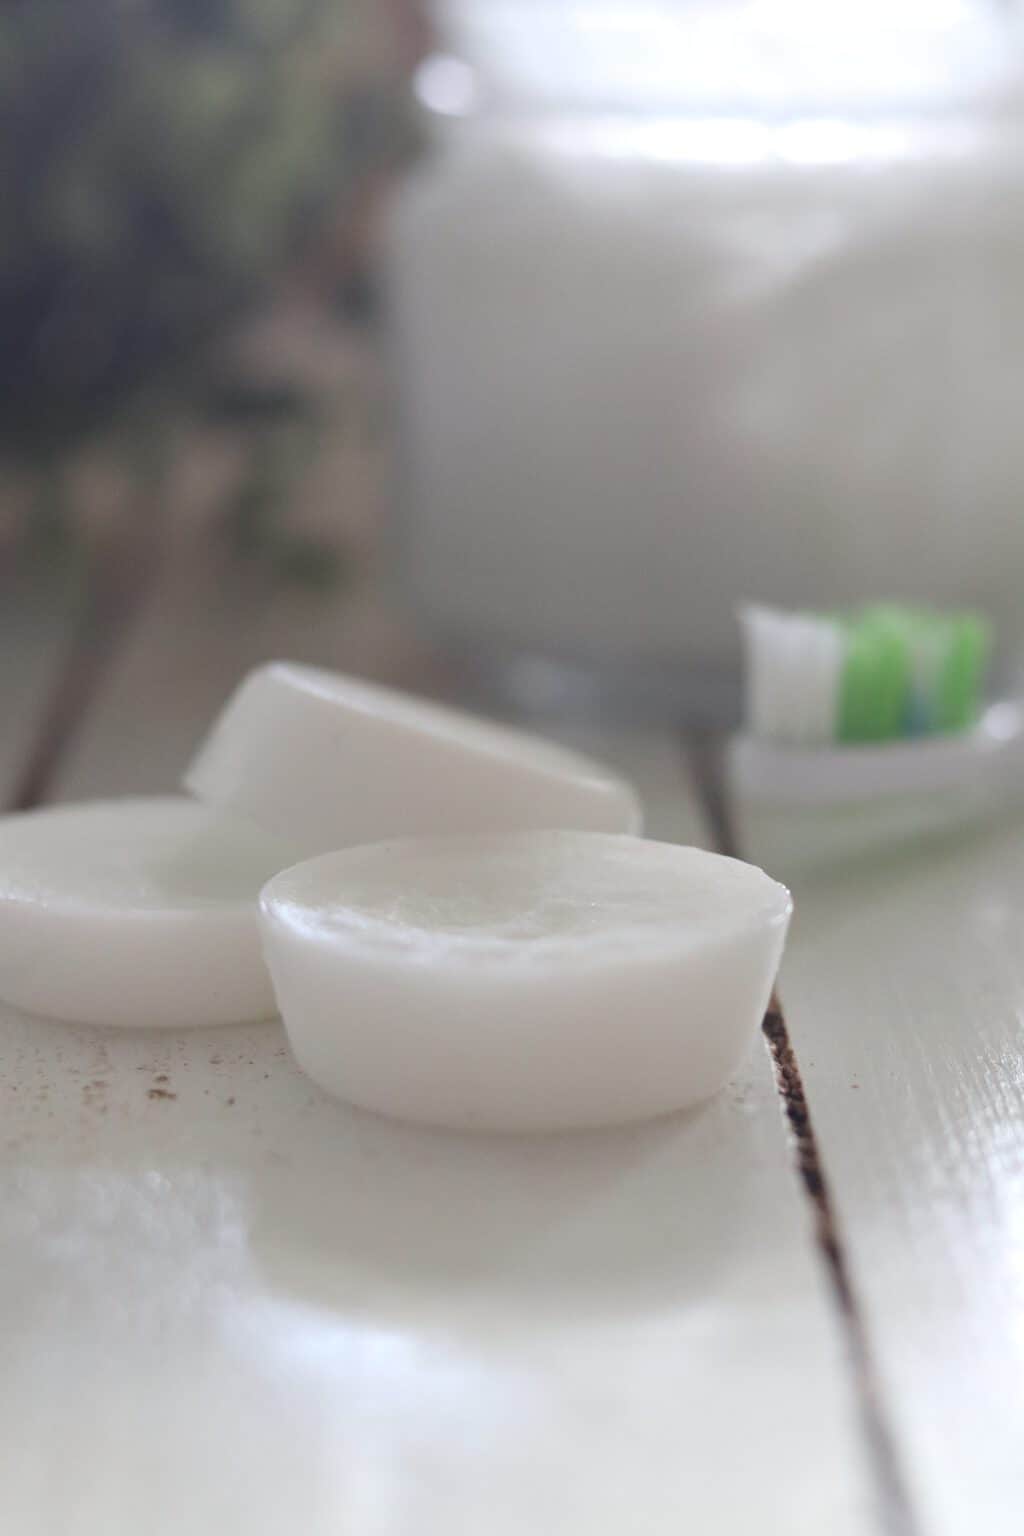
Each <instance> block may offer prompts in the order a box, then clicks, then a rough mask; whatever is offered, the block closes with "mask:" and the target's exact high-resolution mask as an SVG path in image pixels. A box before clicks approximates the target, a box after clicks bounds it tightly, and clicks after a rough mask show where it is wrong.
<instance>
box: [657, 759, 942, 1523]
mask: <svg viewBox="0 0 1024 1536" xmlns="http://www.w3.org/2000/svg"><path fill="white" fill-rule="evenodd" d="M723 745H724V744H723V742H722V739H721V737H720V736H719V735H718V734H717V733H713V732H684V735H683V753H684V760H685V764H686V767H687V769H688V772H689V774H690V777H691V780H692V782H693V786H694V789H695V791H696V795H697V800H698V803H699V806H700V809H701V811H702V814H703V816H704V820H705V822H706V824H707V828H708V831H709V833H710V835H711V841H712V843H713V845H714V847H715V848H716V849H717V851H718V852H719V853H724V854H728V855H729V856H730V857H731V858H739V857H740V856H741V855H740V853H739V849H738V840H737V837H736V831H735V823H734V819H733V816H732V810H731V807H730V804H729V796H728V789H727V782H726V775H725V771H724V755H723ZM761 1027H762V1031H763V1034H764V1037H765V1041H766V1043H767V1046H768V1053H769V1055H770V1057H771V1062H772V1070H773V1072H774V1076H775V1086H776V1088H777V1090H778V1093H779V1097H780V1099H781V1102H782V1110H783V1114H784V1116H785V1120H786V1125H787V1127H788V1131H789V1138H790V1145H791V1147H792V1151H793V1158H794V1162H795V1164H796V1171H797V1174H798V1176H799V1179H800V1182H801V1185H802V1187H803V1190H804V1193H805V1195H806V1196H807V1198H808V1200H809V1202H810V1205H811V1210H812V1213H813V1218H814V1233H815V1241H816V1243H817V1247H818V1251H819V1253H820V1256H821V1260H822V1263H823V1264H824V1266H825V1272H826V1274H827V1276H828V1280H829V1285H830V1288H831V1291H832V1295H833V1299H834V1301H835V1303H836V1306H837V1309H838V1312H839V1317H840V1323H841V1327H842V1330H843V1336H844V1339H845V1343H846V1349H847V1356H848V1358H849V1360H850V1364H851V1368H852V1371H853V1377H854V1382H855V1386H856V1394H857V1400H858V1404H859V1407H860V1414H861V1423H862V1426H863V1429H864V1434H865V1438H866V1441H867V1445H868V1453H869V1456H870V1460H871V1465H872V1467H873V1469H874V1473H875V1478H876V1481H877V1486H878V1493H879V1498H880V1503H881V1517H882V1522H883V1527H884V1529H885V1531H886V1532H887V1533H888V1536H919V1532H920V1525H919V1523H918V1521H917V1518H916V1515H915V1513H914V1509H913V1506H912V1503H911V1500H910V1494H909V1491H908V1488H907V1483H906V1479H905V1477H904V1474H903V1470H902V1466H901V1464H900V1457H899V1452H898V1450H897V1447H896V1441H895V1438H894V1436H893V1433H892V1429H891V1427H890V1425H889V1422H888V1419H887V1416H886V1413H885V1410H884V1406H883V1403H882V1395H881V1390H880V1387H879V1384H878V1373H877V1370H876V1367H875V1363H874V1359H873V1356H872V1353H871V1348H870V1344H869V1341H868V1334H867V1328H866V1326H865V1323H864V1319H863V1317H862V1316H861V1312H860V1307H859V1303H858V1300H857V1296H856V1292H855V1290H854V1287H853V1282H852V1280H851V1278H850V1268H849V1264H848V1263H847V1259H846V1253H845V1249H844V1246H843V1242H842V1237H841V1233H840V1230H839V1226H838V1222H837V1219H836V1214H835V1209H834V1207H833V1203H832V1197H831V1192H830V1190H829V1185H828V1180H827V1179H826V1177H825V1170H824V1165H823V1162H822V1157H821V1152H820V1149H819V1147H818V1142H817V1138H816V1136H815V1133H814V1123H813V1121H812V1119H811V1112H810V1108H809V1106H808V1103H807V1095H806V1093H805V1091H804V1085H803V1078H802V1076H801V1073H800V1066H799V1063H798V1061H797V1057H796V1052H795V1051H794V1049H793V1044H792V1041H791V1040H790V1036H789V1030H788V1028H787V1026H786V1019H785V1015H784V1013H783V1011H782V1005H781V1003H780V1002H779V999H778V997H777V995H774V994H773V996H772V999H771V1002H770V1004H769V1006H768V1012H767V1013H766V1014H765V1017H764V1022H763V1024H762V1026H761Z"/></svg>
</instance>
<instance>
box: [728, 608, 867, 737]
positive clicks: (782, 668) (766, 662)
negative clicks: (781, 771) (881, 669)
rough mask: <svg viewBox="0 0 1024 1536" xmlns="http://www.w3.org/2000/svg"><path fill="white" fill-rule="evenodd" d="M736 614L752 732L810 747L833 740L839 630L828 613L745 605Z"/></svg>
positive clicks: (840, 659)
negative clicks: (742, 643)
mask: <svg viewBox="0 0 1024 1536" xmlns="http://www.w3.org/2000/svg"><path fill="white" fill-rule="evenodd" d="M740 618H741V622H742V626H743V635H744V640H745V646H746V661H747V701H746V710H747V729H748V731H749V732H750V734H751V735H752V736H755V737H758V738H761V739H764V740H771V741H786V742H793V743H799V744H800V745H804V746H812V745H816V744H822V743H825V742H830V741H833V740H834V739H835V732H836V720H837V718H838V710H839V681H840V676H841V673H842V666H843V654H844V645H843V635H842V631H841V629H840V627H839V625H838V624H836V623H835V622H834V621H833V620H831V619H827V618H817V617H813V616H808V615H806V614H791V613H781V612H779V611H777V610H775V609H771V608H762V607H758V606H749V607H745V608H743V609H742V610H741V613H740Z"/></svg>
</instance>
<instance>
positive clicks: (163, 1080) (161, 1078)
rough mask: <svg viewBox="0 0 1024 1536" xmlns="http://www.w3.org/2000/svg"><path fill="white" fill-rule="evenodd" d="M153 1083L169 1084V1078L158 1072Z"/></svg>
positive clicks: (164, 1073) (165, 1074)
mask: <svg viewBox="0 0 1024 1536" xmlns="http://www.w3.org/2000/svg"><path fill="white" fill-rule="evenodd" d="M153 1081H154V1083H169V1082H170V1078H169V1077H168V1076H167V1073H166V1072H158V1073H157V1075H156V1077H154V1079H153Z"/></svg>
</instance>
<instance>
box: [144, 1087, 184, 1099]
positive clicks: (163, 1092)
mask: <svg viewBox="0 0 1024 1536" xmlns="http://www.w3.org/2000/svg"><path fill="white" fill-rule="evenodd" d="M177 1097H178V1095H177V1094H176V1093H168V1092H167V1089H166V1088H150V1089H149V1091H148V1093H147V1094H146V1098H147V1099H176V1098H177Z"/></svg>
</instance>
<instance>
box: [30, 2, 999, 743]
mask: <svg viewBox="0 0 1024 1536" xmlns="http://www.w3.org/2000/svg"><path fill="white" fill-rule="evenodd" d="M1019 31H1020V29H1019V22H1018V15H1017V11H1016V8H1015V7H1014V6H1012V5H1010V4H1005V3H1003V4H1000V3H996V0H988V3H981V0H974V3H968V0H902V3H901V0H889V3H886V4H882V3H876V0H858V3H856V4H852V3H851V4H845V3H840V0H835V3H833V4H829V5H821V4H814V3H810V0H662V3H648V0H630V3H625V0H618V3H615V0H571V3H570V0H436V3H433V4H431V3H429V0H7V3H6V4H4V5H3V6H2V7H0V332H2V346H0V378H2V385H0V597H2V605H3V606H2V615H0V625H2V631H3V636H2V638H3V641H4V644H3V650H4V654H5V656H6V657H7V661H6V666H7V667H8V671H9V672H11V677H10V678H8V687H7V692H8V693H9V692H10V691H11V688H13V687H14V686H15V685H16V684H17V683H19V682H20V684H21V686H22V687H25V688H27V687H28V686H29V684H28V681H27V674H25V675H24V676H23V675H22V672H21V670H20V663H19V662H18V659H17V658H18V655H19V650H18V647H19V645H21V644H22V643H23V641H22V640H21V639H19V636H20V635H22V634H23V633H24V631H25V628H26V626H29V627H31V626H32V625H38V624H40V623H42V622H44V620H47V619H48V617H49V616H51V615H61V616H63V617H66V616H67V615H68V614H69V613H70V615H71V616H72V621H73V622H72V626H71V633H72V637H73V638H72V648H73V649H74V648H75V647H77V648H78V650H79V651H80V650H81V647H82V645H83V637H84V643H85V644H86V646H87V647H91V654H92V655H93V656H94V657H97V656H99V657H103V656H104V655H105V654H106V653H105V652H104V647H105V646H106V647H107V648H108V650H109V648H110V647H112V646H114V645H115V644H120V643H122V641H121V638H119V637H123V635H124V633H125V632H126V627H127V626H129V625H130V624H135V623H138V622H140V621H141V620H140V615H141V613H142V612H143V611H144V609H145V605H146V604H147V603H148V602H149V601H150V600H151V596H152V593H153V592H154V590H156V591H158V592H159V590H160V586H161V583H162V582H165V581H166V579H167V578H166V576H165V574H164V573H165V572H166V571H168V570H173V571H174V572H175V573H176V574H175V577H174V580H175V581H176V582H177V588H176V590H177V592H178V593H179V595H180V594H182V593H185V592H187V593H188V594H190V599H191V605H192V606H191V609H189V608H188V605H187V604H186V605H185V606H184V607H183V608H182V613H183V614H185V613H186V612H190V613H191V614H192V616H193V619H195V616H196V614H198V613H200V612H201V613H202V614H208V612H209V610H210V609H211V608H214V607H215V608H217V609H218V611H219V612H220V613H221V615H222V616H224V615H226V616H227V617H226V619H225V622H226V623H227V624H229V625H230V626H232V627H234V628H235V629H238V630H241V631H243V632H244V631H247V630H251V631H252V633H253V634H254V635H255V634H256V632H257V631H259V634H260V636H261V638H260V639H259V640H258V642H257V641H256V640H255V639H254V640H253V643H252V644H251V645H250V646H249V648H248V649H249V651H252V652H253V653H255V652H256V651H258V650H260V649H261V648H263V649H265V648H266V647H267V646H269V645H270V643H271V641H272V640H274V641H275V642H276V640H277V639H278V638H280V636H281V635H282V634H285V635H286V637H287V638H286V641H285V642H284V643H286V644H287V648H288V649H289V650H291V651H292V652H295V651H296V650H298V651H305V652H308V653H309V654H310V655H311V656H312V657H313V659H317V660H322V661H326V662H332V661H333V662H337V663H339V664H344V665H347V666H349V667H351V668H352V669H354V670H365V671H368V672H373V673H375V674H377V675H381V676H385V677H387V676H396V677H401V678H402V679H403V680H408V679H409V678H410V677H411V678H413V680H418V681H419V683H420V684H421V685H422V686H428V687H436V686H441V685H440V683H439V682H438V679H439V678H440V677H441V676H442V675H445V674H446V671H447V669H450V668H456V669H458V670H459V672H460V675H464V676H472V677H473V678H475V679H477V680H479V681H480V682H481V683H482V685H483V686H485V687H487V688H488V689H489V690H490V691H491V693H492V695H493V697H495V698H499V697H500V698H504V699H508V700H511V701H514V702H515V704H516V707H517V708H526V707H528V708H529V709H530V710H535V709H536V710H540V711H541V712H543V711H544V710H554V711H558V712H563V711H564V710H566V709H567V708H569V707H570V706H575V705H577V704H578V705H580V706H581V708H583V709H587V708H592V707H595V706H597V707H602V708H609V709H615V710H616V711H624V712H627V713H634V714H645V715H652V716H657V715H659V714H660V715H668V714H671V715H672V716H673V717H678V716H679V715H680V714H683V715H686V714H690V715H693V716H701V717H702V718H703V717H710V718H714V719H716V720H727V719H729V718H731V717H732V716H733V715H734V714H735V711H736V708H737V700H738V696H739V695H738V659H737V658H738V643H737V638H736V634H735V617H734V615H735V607H736V604H737V603H738V602H740V601H742V600H749V599H756V600H759V601H763V602H769V603H779V604H787V605H788V604H791V605H796V606H806V605H809V606H815V607H831V606H833V605H836V604H840V603H854V602H860V601H866V600H874V599H898V600H926V601H931V602H935V603H953V604H957V605H970V606H975V607H978V608H981V609H982V610H984V611H985V612H987V613H988V614H990V615H991V617H992V618H993V619H994V620H995V622H996V625H997V633H998V636H999V663H1000V669H1001V684H1002V685H1003V686H1012V685H1014V684H1015V682H1016V673H1017V671H1018V666H1019V660H1020V658H1021V656H1022V655H1024V605H1022V604H1021V602H1020V598H1019V591H1020V574H1019V573H1020V572H1021V571H1024V507H1022V502H1024V494H1022V493H1024V432H1022V431H1021V427H1020V424H1019V420H1018V418H1019V413H1020V404H1021V399H1022V388H1021V384H1022V371H1024V281H1022V276H1021V274H1022V271H1024V261H1022V257H1024V141H1022V138H1021V133H1020V122H1021V110H1022V107H1024V96H1022V94H1021V70H1020V64H1021V57H1022V55H1021V46H1020V35H1019ZM282 604H284V605H285V609H286V611H287V613H288V627H287V630H286V631H282V630H281V629H273V627H271V629H270V630H266V629H265V628H264V629H260V625H261V623H262V622H263V621H262V619H261V615H262V614H264V613H266V612H269V611H271V610H273V611H274V612H275V613H278V612H281V611H282V607H281V605H282ZM191 623H192V620H190V619H188V618H185V617H183V618H182V620H181V624H180V632H181V635H182V643H183V644H185V643H186V641H185V635H186V632H187V631H188V630H189V628H190V626H191ZM342 633H344V637H345V638H344V641H343V642H342V640H340V639H339V638H338V636H339V635H341V634H342ZM354 636H355V638H354ZM244 651H245V647H243V646H239V648H238V654H239V655H242V654H243V652H244ZM412 658H415V659H416V660H415V665H413V664H412ZM0 665H3V663H0ZM192 665H193V666H194V667H195V668H199V667H201V652H199V651H197V652H196V659H195V660H194V661H193V663H192ZM12 669H13V670H12ZM87 682H88V669H86V670H85V671H84V672H83V671H82V669H81V668H79V671H78V672H77V673H75V674H74V675H73V676H72V677H71V679H70V680H69V679H68V677H67V676H66V675H65V676H64V679H63V682H62V683H61V684H60V686H61V687H62V688H63V699H64V707H67V706H68V703H69V700H70V702H71V703H72V704H73V703H74V696H75V690H76V688H77V689H78V690H79V691H84V690H85V688H86V686H87Z"/></svg>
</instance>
